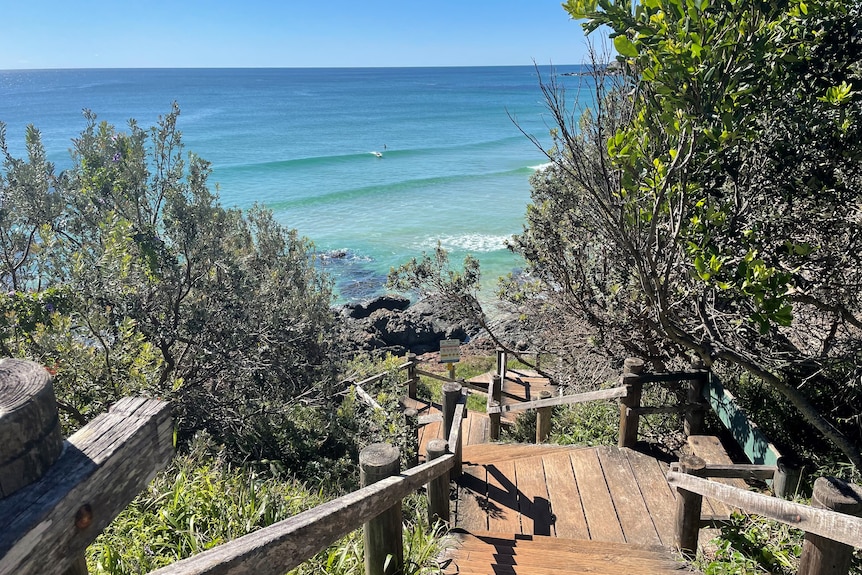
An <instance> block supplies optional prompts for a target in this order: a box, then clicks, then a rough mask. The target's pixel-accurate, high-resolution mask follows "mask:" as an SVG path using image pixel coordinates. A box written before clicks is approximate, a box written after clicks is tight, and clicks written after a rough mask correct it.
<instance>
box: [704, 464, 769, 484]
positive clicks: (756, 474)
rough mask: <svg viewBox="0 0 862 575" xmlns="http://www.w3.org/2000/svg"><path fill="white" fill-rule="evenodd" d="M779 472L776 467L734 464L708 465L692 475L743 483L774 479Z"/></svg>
mask: <svg viewBox="0 0 862 575" xmlns="http://www.w3.org/2000/svg"><path fill="white" fill-rule="evenodd" d="M777 471H778V468H777V467H775V466H774V465H754V464H745V463H733V464H730V465H728V464H715V463H707V464H706V467H704V468H703V469H700V470H697V472H690V473H691V474H692V475H697V476H698V477H712V478H722V479H742V480H743V481H746V480H755V479H760V480H765V479H772V478H773V477H774V476H775V473H776V472H777Z"/></svg>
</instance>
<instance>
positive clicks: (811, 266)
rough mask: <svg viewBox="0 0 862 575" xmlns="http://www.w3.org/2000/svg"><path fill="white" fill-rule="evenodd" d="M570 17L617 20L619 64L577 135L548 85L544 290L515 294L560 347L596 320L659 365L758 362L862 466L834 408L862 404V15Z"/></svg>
mask: <svg viewBox="0 0 862 575" xmlns="http://www.w3.org/2000/svg"><path fill="white" fill-rule="evenodd" d="M564 7H565V8H566V10H568V12H569V13H570V15H572V16H573V17H575V18H585V19H586V22H585V23H584V27H585V29H587V30H588V31H592V30H595V29H596V28H598V27H599V26H607V27H608V28H609V29H610V37H611V38H612V39H613V43H614V46H615V48H616V51H617V61H618V63H619V66H618V68H617V70H618V73H611V72H610V71H609V70H608V69H607V68H606V67H603V66H601V65H598V66H597V67H596V69H595V71H594V77H593V79H592V80H593V82H594V86H595V91H596V94H597V97H596V100H595V101H594V102H593V103H592V109H591V110H590V111H589V112H587V113H586V114H584V116H583V117H582V119H581V121H580V123H577V124H576V123H575V122H574V121H573V120H572V117H571V114H570V112H569V111H568V108H567V105H566V102H565V99H564V98H563V96H562V93H561V89H560V87H559V86H558V85H556V83H555V81H554V80H551V83H550V84H544V85H543V86H542V89H543V92H544V94H545V97H546V102H547V104H548V108H549V111H550V112H551V115H552V117H553V118H554V120H555V125H554V127H553V130H552V132H551V137H552V139H553V143H554V145H553V147H552V148H551V149H550V151H549V152H548V155H549V158H550V159H551V160H552V161H553V165H552V167H551V168H549V169H547V170H544V171H543V172H539V173H537V174H536V175H535V177H534V179H533V193H532V195H533V201H532V205H531V206H530V207H529V208H528V212H527V226H526V228H525V230H524V233H523V234H521V235H519V236H518V237H516V238H515V239H514V241H513V242H512V247H513V249H515V251H517V252H519V253H521V254H523V255H524V258H525V260H526V261H527V272H528V273H529V277H530V282H524V283H523V284H516V285H511V284H510V286H509V287H508V288H507V289H506V290H504V292H505V293H506V294H507V295H508V296H509V297H511V298H512V299H513V301H517V302H519V303H521V305H525V303H526V305H529V306H531V312H532V313H534V314H536V315H537V316H538V317H539V319H538V320H537V321H536V323H537V324H539V325H548V326H554V328H555V329H553V330H551V333H552V334H553V337H557V333H559V331H561V329H562V328H557V327H556V326H557V325H560V326H565V325H567V324H568V325H571V324H575V325H578V324H580V323H585V324H588V325H589V326H591V327H592V328H593V329H594V330H595V332H596V333H595V335H594V339H593V341H595V342H597V343H598V344H600V345H602V346H604V347H606V348H607V350H608V351H609V353H612V354H614V355H617V356H619V355H621V354H622V353H625V354H626V355H637V356H640V357H645V358H650V359H651V361H652V362H653V364H654V365H655V367H656V368H658V369H666V368H668V367H669V366H672V365H673V364H677V365H680V366H681V364H683V363H688V356H689V355H690V354H692V353H694V354H696V355H697V356H699V357H700V358H702V359H703V360H704V361H705V362H706V364H707V365H708V366H712V365H714V364H724V365H731V366H733V368H735V369H737V370H744V371H747V372H748V373H750V374H752V375H753V376H756V377H757V378H760V379H761V380H763V381H764V382H765V383H766V384H768V385H769V386H770V387H772V388H773V389H775V390H777V391H778V392H779V393H781V394H782V395H783V396H784V397H785V398H786V399H787V400H788V402H789V403H790V405H792V406H793V408H794V409H796V410H797V411H798V413H800V414H801V415H802V416H803V417H804V418H805V420H806V421H807V422H809V423H810V424H811V425H812V426H813V427H814V428H816V429H817V430H818V432H819V433H821V434H822V435H823V436H824V437H826V438H828V440H829V441H831V442H832V443H833V444H834V445H836V446H838V447H839V448H840V449H841V451H843V453H844V454H845V456H846V457H847V458H848V459H849V460H850V461H852V462H853V463H854V464H855V465H857V466H860V465H862V454H860V447H859V446H860V445H862V435H860V428H859V426H858V424H857V423H853V421H854V418H855V414H853V413H852V409H848V408H847V406H848V405H850V404H849V403H843V404H841V405H839V404H838V402H836V401H833V400H832V399H831V398H837V397H841V398H855V396H856V395H857V393H856V390H857V389H858V380H859V377H858V370H857V367H856V366H858V364H859V360H860V356H859V350H860V349H862V296H860V294H862V289H860V288H862V283H860V279H859V278H860V277H862V275H860V270H862V255H860V254H862V250H860V247H862V246H860V245H859V241H860V240H859V238H860V237H862V233H860V232H862V219H860V217H859V210H858V206H859V205H862V169H860V166H862V144H860V142H862V91H860V88H862V68H860V66H859V62H860V61H862V41H860V37H859V36H858V34H856V33H855V32H854V30H858V29H859V27H860V25H862V13H860V11H859V9H858V5H856V4H854V3H851V2H846V1H842V0H817V1H814V2H806V3H803V2H799V1H796V0H792V1H790V2H783V3H765V4H764V3H760V2H753V1H748V0H734V1H733V2H708V1H707V2H701V1H699V0H647V1H644V2H640V3H635V4H631V3H627V2H618V1H616V0H596V1H595V2H583V1H580V0H577V1H572V2H567V3H566V4H565V5H564ZM534 141H535V142H536V143H537V145H540V142H538V140H534ZM542 148H543V149H545V146H542ZM562 345H570V344H569V342H565V341H563V342H562ZM562 351H563V350H561V353H560V355H561V356H565V353H562ZM824 413H829V414H830V415H829V416H828V417H824V416H823V415H822V414H824Z"/></svg>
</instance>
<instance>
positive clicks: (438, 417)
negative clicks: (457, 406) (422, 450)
mask: <svg viewBox="0 0 862 575" xmlns="http://www.w3.org/2000/svg"><path fill="white" fill-rule="evenodd" d="M418 419H419V420H418V423H419V425H428V424H429V423H433V422H435V421H443V414H442V413H439V412H437V413H429V414H427V415H420V416H419V418H418Z"/></svg>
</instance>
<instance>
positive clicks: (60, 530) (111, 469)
mask: <svg viewBox="0 0 862 575" xmlns="http://www.w3.org/2000/svg"><path fill="white" fill-rule="evenodd" d="M172 438H173V424H172V421H171V415H170V405H169V404H168V403H166V402H163V401H158V400H154V399H150V400H148V399H141V398H124V399H121V400H120V401H118V402H117V403H116V404H115V405H114V406H113V408H112V409H111V411H110V412H108V413H103V414H102V415H99V416H98V417H97V418H96V419H94V420H93V421H92V422H90V423H89V424H88V425H86V426H85V427H84V428H82V429H81V430H80V431H78V432H77V433H75V434H74V435H72V436H71V437H70V438H69V439H68V441H67V445H66V448H65V450H64V452H63V453H62V455H61V456H60V458H59V459H58V460H57V461H56V462H55V463H54V465H53V466H51V468H50V469H49V470H48V471H47V473H45V475H43V476H42V478H41V479H40V480H39V481H37V482H35V483H32V484H30V485H28V486H27V487H25V488H23V489H21V490H19V491H17V492H16V493H14V494H13V495H11V496H10V497H7V498H5V499H3V500H2V501H0V517H2V518H3V520H4V528H3V530H2V531H0V574H4V575H5V574H12V573H14V574H16V575H28V574H31V573H32V574H35V573H46V574H52V573H63V572H64V571H65V570H66V569H67V568H68V567H70V566H71V565H72V563H73V562H74V561H75V560H76V558H77V557H79V556H80V555H81V554H83V552H84V550H85V549H86V547H87V545H89V544H90V543H92V542H93V541H94V540H95V539H96V537H97V536H98V535H99V534H100V533H101V532H102V531H103V530H104V529H105V527H107V526H108V524H109V523H110V522H111V521H113V519H114V518H115V517H116V516H117V515H118V514H119V513H120V511H122V510H123V509H124V508H125V507H126V506H127V505H128V504H129V503H130V502H131V501H132V499H134V498H135V497H136V496H137V495H138V494H139V493H140V492H141V490H143V489H144V488H145V487H146V485H147V483H149V482H150V480H151V479H152V478H153V477H154V476H155V474H156V472H157V471H158V470H159V469H161V468H162V467H164V466H165V464H166V463H167V462H168V461H169V460H170V458H171V457H172V456H173V451H174V449H173V443H172Z"/></svg>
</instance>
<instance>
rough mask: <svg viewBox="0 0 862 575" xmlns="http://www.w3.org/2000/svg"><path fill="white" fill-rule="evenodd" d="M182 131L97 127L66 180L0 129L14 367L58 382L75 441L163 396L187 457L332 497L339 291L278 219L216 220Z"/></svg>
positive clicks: (89, 123) (339, 455)
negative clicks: (253, 470)
mask: <svg viewBox="0 0 862 575" xmlns="http://www.w3.org/2000/svg"><path fill="white" fill-rule="evenodd" d="M178 116H179V108H178V107H176V106H174V108H173V109H172V111H171V112H170V113H169V114H167V115H166V116H164V117H162V118H160V119H159V121H158V123H157V124H156V125H155V126H153V127H152V128H150V129H149V130H145V129H142V128H141V127H139V126H138V124H137V123H136V122H135V121H134V120H132V121H130V122H129V124H128V126H127V131H120V130H118V129H116V128H115V127H114V126H112V125H110V124H107V123H105V122H99V121H98V120H97V118H96V116H95V115H94V114H92V113H90V112H86V113H85V120H86V127H85V129H84V130H83V132H82V133H81V134H80V135H79V136H78V137H77V138H75V139H74V140H73V148H72V166H71V167H70V168H69V169H67V170H65V171H63V172H61V173H59V174H58V173H56V171H55V169H54V166H53V165H52V164H51V163H49V162H48V161H47V160H46V158H45V153H44V150H43V148H42V145H41V142H40V136H39V132H38V131H37V130H36V129H35V128H33V127H30V128H28V130H27V134H26V143H27V151H28V157H27V158H26V159H19V158H14V157H12V156H11V155H10V154H9V152H8V149H7V147H6V142H5V130H4V129H3V128H2V126H0V151H2V156H3V158H2V160H3V169H2V171H0V256H2V257H0V285H2V289H1V290H0V292H2V293H0V310H3V311H4V312H5V313H4V314H3V316H2V318H0V337H1V338H2V340H0V350H2V352H3V353H4V354H7V355H12V356H17V357H28V358H31V359H34V360H36V361H38V362H40V363H42V364H43V365H45V366H46V367H47V368H48V369H49V371H51V373H52V374H53V376H54V383H55V388H56V391H57V395H58V399H59V402H60V408H61V411H62V419H63V422H64V425H65V426H66V430H67V431H71V430H73V429H74V428H75V427H77V426H80V425H83V424H84V423H86V422H87V421H89V420H90V419H92V418H93V417H94V416H95V415H97V414H98V413H100V412H102V411H104V410H105V409H106V408H107V407H108V406H109V405H110V404H111V403H112V402H114V401H116V400H118V399H119V398H121V397H123V396H124V395H130V394H135V395H147V396H154V397H162V398H165V399H169V400H171V401H172V403H173V406H174V418H175V422H176V425H177V431H176V434H177V439H178V442H179V444H180V445H182V444H184V443H185V442H186V441H188V440H189V439H190V438H191V437H192V436H193V435H194V434H195V433H197V432H198V431H200V430H206V431H207V432H208V433H209V434H210V435H211V436H212V437H213V438H214V440H215V441H216V442H218V443H219V444H222V445H224V447H225V450H226V451H225V453H226V456H228V457H229V458H230V459H231V460H233V461H237V462H260V463H261V464H262V465H263V466H264V467H266V466H267V462H271V461H279V462H281V464H280V465H281V466H282V467H284V468H286V469H290V470H292V471H295V472H297V473H300V474H302V475H303V476H307V477H313V476H316V475H317V473H319V472H321V471H326V473H324V474H323V479H324V480H326V481H328V480H329V479H332V480H333V481H336V480H335V478H334V477H332V476H334V475H337V474H338V473H340V470H341V469H343V468H344V467H345V466H344V464H343V461H344V460H345V458H347V459H349V458H350V451H351V445H352V441H350V439H349V438H348V437H347V436H346V435H345V434H344V433H343V432H342V431H341V426H340V420H339V418H338V416H337V414H336V409H337V403H336V402H335V400H334V397H335V392H336V391H337V390H336V389H335V388H334V385H335V384H336V382H337V381H338V379H337V377H336V376H337V374H338V372H339V370H340V360H339V358H338V354H337V353H336V351H337V349H338V346H337V342H338V341H339V328H338V324H337V323H336V316H335V314H334V313H333V312H332V310H331V309H330V305H331V303H332V301H333V296H332V290H331V282H330V280H329V279H328V277H327V276H325V275H324V274H322V273H320V272H319V271H318V269H317V268H316V267H315V265H314V261H315V253H314V249H313V246H312V245H311V244H310V243H309V242H308V240H306V239H304V238H301V237H299V236H298V235H297V233H296V232H295V231H294V230H290V229H288V228H286V227H284V226H283V225H281V224H280V223H278V222H276V221H275V219H274V218H273V215H272V213H271V212H270V211H268V210H266V209H264V208H261V207H254V208H252V209H250V210H248V211H247V212H242V211H240V210H238V209H229V208H225V207H223V206H222V205H221V204H220V202H219V199H218V196H217V195H216V193H215V192H213V191H212V190H211V186H210V184H209V183H208V177H209V174H210V166H209V164H208V163H207V162H206V161H204V160H202V159H201V158H199V157H197V156H195V155H194V154H188V155H186V154H185V151H184V147H183V144H182V138H181V134H180V132H179V130H178V129H177V118H178ZM320 462H325V463H322V464H320Z"/></svg>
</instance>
